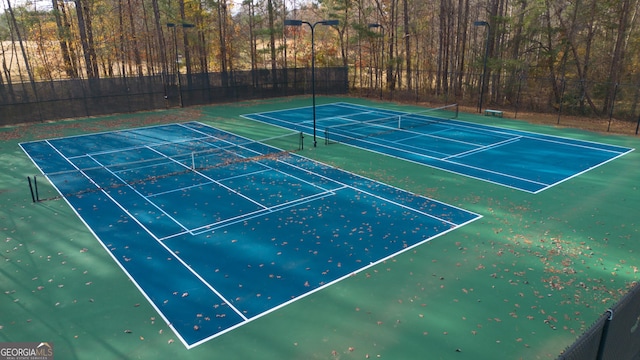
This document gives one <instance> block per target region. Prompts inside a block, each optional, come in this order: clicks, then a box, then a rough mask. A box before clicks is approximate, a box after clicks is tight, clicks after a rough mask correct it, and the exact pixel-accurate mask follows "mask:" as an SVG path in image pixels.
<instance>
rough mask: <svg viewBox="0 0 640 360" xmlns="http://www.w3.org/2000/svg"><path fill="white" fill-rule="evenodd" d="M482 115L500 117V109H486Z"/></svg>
mask: <svg viewBox="0 0 640 360" xmlns="http://www.w3.org/2000/svg"><path fill="white" fill-rule="evenodd" d="M484 116H496V117H502V111H500V110H491V109H487V110H485V111H484Z"/></svg>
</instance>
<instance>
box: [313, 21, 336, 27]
mask: <svg viewBox="0 0 640 360" xmlns="http://www.w3.org/2000/svg"><path fill="white" fill-rule="evenodd" d="M318 24H320V25H326V26H338V25H340V20H322V21H318Z"/></svg>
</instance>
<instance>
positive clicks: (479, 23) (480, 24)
mask: <svg viewBox="0 0 640 360" xmlns="http://www.w3.org/2000/svg"><path fill="white" fill-rule="evenodd" d="M473 26H489V23H488V22H486V21H484V20H480V21H474V22H473Z"/></svg>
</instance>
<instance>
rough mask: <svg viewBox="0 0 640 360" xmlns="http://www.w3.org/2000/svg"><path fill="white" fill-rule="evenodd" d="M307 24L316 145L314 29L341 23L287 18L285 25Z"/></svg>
mask: <svg viewBox="0 0 640 360" xmlns="http://www.w3.org/2000/svg"><path fill="white" fill-rule="evenodd" d="M302 24H307V25H309V27H310V28H311V98H312V99H313V147H316V146H317V144H318V142H317V141H316V53H315V44H314V34H313V33H314V30H315V28H316V25H326V26H337V25H339V24H340V21H338V20H321V21H317V22H315V23H313V24H311V23H310V22H308V21H302V20H289V19H287V20H285V21H284V25H285V26H302Z"/></svg>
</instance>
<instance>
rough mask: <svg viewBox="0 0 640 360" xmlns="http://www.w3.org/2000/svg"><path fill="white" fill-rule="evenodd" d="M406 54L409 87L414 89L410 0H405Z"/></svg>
mask: <svg viewBox="0 0 640 360" xmlns="http://www.w3.org/2000/svg"><path fill="white" fill-rule="evenodd" d="M403 10H404V16H403V17H404V56H405V60H406V69H405V70H406V72H407V89H409V90H411V89H412V82H411V76H412V74H411V39H410V35H411V32H410V29H409V0H404V9H403Z"/></svg>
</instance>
